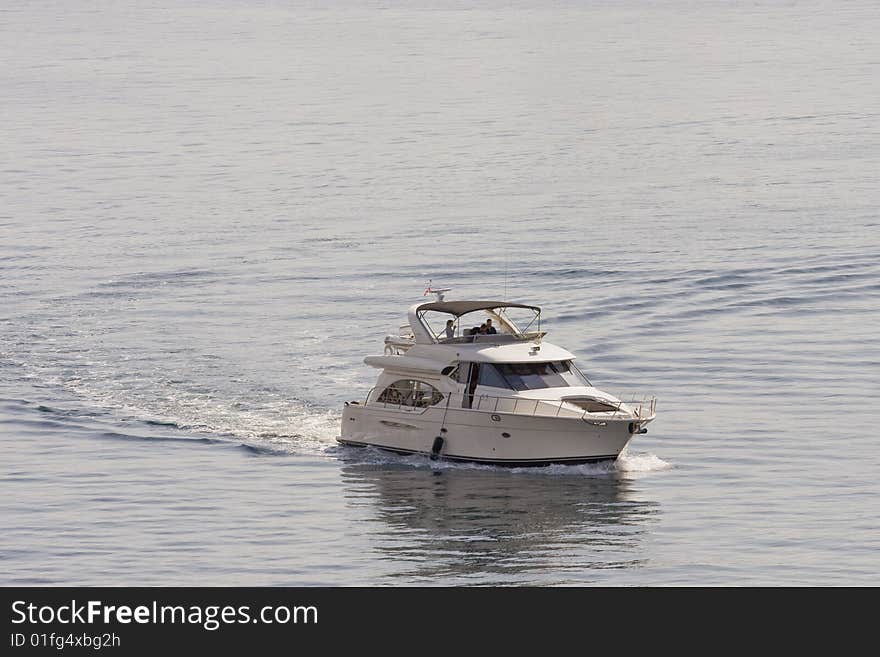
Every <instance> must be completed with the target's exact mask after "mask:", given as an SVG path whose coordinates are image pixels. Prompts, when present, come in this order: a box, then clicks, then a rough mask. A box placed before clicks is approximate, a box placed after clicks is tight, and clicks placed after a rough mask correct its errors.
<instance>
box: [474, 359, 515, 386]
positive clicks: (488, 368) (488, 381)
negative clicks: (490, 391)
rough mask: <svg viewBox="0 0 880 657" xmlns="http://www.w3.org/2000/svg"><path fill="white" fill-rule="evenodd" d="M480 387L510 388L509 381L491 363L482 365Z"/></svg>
mask: <svg viewBox="0 0 880 657" xmlns="http://www.w3.org/2000/svg"><path fill="white" fill-rule="evenodd" d="M480 385H481V386H490V387H492V388H510V386H509V385H508V383H507V381H505V379H504V377H503V376H502V375H501V372H499V371H498V370H497V369H496V368H495V366H494V365H492V364H491V363H482V367H481V368H480Z"/></svg>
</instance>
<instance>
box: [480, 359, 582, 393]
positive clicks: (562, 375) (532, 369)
mask: <svg viewBox="0 0 880 657" xmlns="http://www.w3.org/2000/svg"><path fill="white" fill-rule="evenodd" d="M480 384H481V385H484V386H491V387H493V388H509V389H511V390H539V389H541V388H566V387H570V386H590V385H591V384H590V382H589V381H588V380H587V377H585V376H584V375H583V374H582V373H581V372H580V370H578V369H577V368H576V367H575V366H574V363H572V362H571V361H568V360H562V361H554V362H550V363H494V364H493V363H480Z"/></svg>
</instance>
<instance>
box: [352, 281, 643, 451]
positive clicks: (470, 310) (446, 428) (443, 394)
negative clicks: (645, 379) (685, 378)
mask: <svg viewBox="0 0 880 657" xmlns="http://www.w3.org/2000/svg"><path fill="white" fill-rule="evenodd" d="M429 291H432V292H434V293H435V294H437V296H438V300H437V301H433V302H430V303H421V304H417V305H414V306H412V307H411V308H410V309H409V314H408V316H409V323H408V324H407V325H405V326H402V327H401V328H400V331H399V333H398V334H397V335H389V336H388V337H386V338H385V353H384V354H383V355H381V356H368V357H367V358H365V359H364V362H365V363H366V364H367V365H371V366H373V367H376V368H378V369H379V370H381V372H380V374H379V379H378V381H377V382H376V386H375V387H374V388H372V389H371V390H370V392H369V393H368V394H367V395H366V398H365V399H364V400H363V401H351V402H346V404H345V407H344V409H343V412H342V431H341V435H340V437H339V438H338V440H339V442H340V443H343V444H345V445H356V446H368V445H372V446H375V447H379V448H383V449H386V450H391V451H393V452H397V453H401V454H425V455H428V456H430V457H431V458H433V459H436V458H442V459H450V460H455V461H475V462H479V463H489V464H495V465H508V466H531V465H549V464H551V463H587V462H594V461H605V460H614V459H616V458H617V456H618V455H619V454H620V452H621V451H622V450H623V449H624V447H626V445H627V443H629V441H630V439H631V438H632V437H633V435H634V434H639V433H646V432H647V429H645V428H644V427H645V425H646V424H647V423H648V422H650V421H651V420H653V419H654V417H655V409H656V398H654V397H651V398H645V399H641V400H638V401H635V400H627V401H624V400H621V399H618V398H616V397H614V396H612V395H609V394H608V393H605V392H602V391H601V390H598V389H596V388H595V387H593V384H591V383H590V382H589V381H588V380H587V378H586V377H585V376H584V375H583V374H582V373H581V372H580V370H579V369H578V368H577V367H576V366H575V364H574V360H575V356H574V355H573V354H572V353H570V352H568V351H566V350H565V349H562V348H561V347H558V346H556V345H553V344H550V343H549V342H545V341H544V335H545V333H544V332H542V331H541V324H540V322H541V309H540V308H538V307H537V306H530V305H525V304H520V303H508V302H505V301H444V300H443V292H446V291H447V290H430V288H429ZM523 314H524V315H525V317H526V318H525V320H519V318H518V317H517V315H523ZM438 318H439V321H438ZM474 318H476V321H474ZM515 318H516V319H517V320H519V321H515ZM481 324H482V326H481ZM518 324H519V325H518ZM520 326H522V328H520Z"/></svg>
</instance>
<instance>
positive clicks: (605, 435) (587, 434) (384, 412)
mask: <svg viewBox="0 0 880 657" xmlns="http://www.w3.org/2000/svg"><path fill="white" fill-rule="evenodd" d="M634 430H638V427H637V426H635V425H634V424H633V422H632V420H630V419H627V418H618V419H614V420H612V419H607V420H585V419H581V418H565V417H542V416H534V415H518V414H513V413H490V412H483V411H474V410H471V409H454V408H448V409H447V408H446V407H439V408H428V409H408V408H405V407H404V408H399V409H398V408H388V407H385V406H378V405H377V406H375V407H373V406H369V405H367V406H363V405H360V404H349V405H346V406H345V407H344V409H343V413H342V431H341V435H340V437H339V438H338V441H339V442H340V443H342V444H345V445H354V446H361V447H366V446H373V447H379V448H382V449H385V450H389V451H392V452H395V453H399V454H424V455H430V456H434V457H437V458H442V459H445V460H451V461H468V462H476V463H485V464H492V465H502V466H511V467H523V466H544V465H550V464H555V463H566V464H577V463H595V462H599V461H613V460H615V459H616V458H617V457H618V455H619V454H620V452H621V451H623V449H624V448H625V447H626V445H627V443H629V441H630V439H631V438H632V435H633V431H634ZM438 437H440V438H442V441H438V440H437V438H438Z"/></svg>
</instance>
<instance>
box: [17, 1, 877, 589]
mask: <svg viewBox="0 0 880 657" xmlns="http://www.w3.org/2000/svg"><path fill="white" fill-rule="evenodd" d="M474 5H478V6H477V8H474ZM878 33H880V14H878V12H877V6H876V3H875V2H873V1H870V2H869V1H857V0H854V1H852V2H846V3H834V2H830V1H829V0H807V1H804V2H784V3H783V2H762V1H758V2H711V1H706V2H685V1H684V0H670V1H669V2H662V3H654V2H648V1H647V0H629V1H624V2H599V1H591V0H584V1H583V2H574V1H571V2H558V3H556V2H541V3H507V2H505V3H499V2H487V3H453V2H440V3H430V6H428V5H427V4H426V5H425V6H419V5H418V4H417V3H398V2H393V1H392V2H388V3H372V4H371V3H340V2H332V3H317V4H316V5H315V6H310V5H308V4H305V3H296V2H292V1H291V2H286V1H280V2H274V3H262V2H234V1H233V0H216V1H213V0H192V1H190V2H173V3H172V2H163V1H162V0H156V1H155V2H152V3H141V2H134V1H133V0H131V1H130V2H113V3H110V2H107V3H103V2H98V3H95V2H80V1H71V2H66V3H54V2H52V3H50V2H45V3H40V2H28V3H22V4H20V5H16V4H10V5H9V6H8V7H6V8H5V9H3V10H0V58H2V61H3V62H4V66H3V67H2V68H0V96H2V101H0V116H2V119H3V120H2V121H0V142H2V144H3V148H2V149H0V439H2V441H3V442H2V451H3V456H2V462H3V468H2V472H0V476H2V489H0V492H2V495H0V514H2V519H3V532H2V533H0V552H2V559H3V568H2V575H0V583H3V584H105V585H127V584H130V585H136V584H147V585H156V584H168V585H170V584H181V585H186V584H215V585H232V584H245V585H246V584H254V585H264V584H279V585H280V584H288V585H311V584H331V585H347V584H368V585H401V584H403V585H407V584H444V585H450V584H453V585H459V584H539V585H557V584H590V583H598V584H611V585H658V584H661V585H669V584H672V585H680V584H723V585H739V584H772V585H776V584H795V585H800V584H875V585H876V584H880V557H878V554H880V520H878V517H880V504H878V499H880V497H878V494H880V490H878V489H880V486H878V483H877V482H878V478H877V473H878V471H880V449H878V439H877V426H878V420H880V410H878V401H877V400H878V396H880V376H878V375H880V347H878V342H880V341H878V329H877V327H878V326H880V217H878V206H880V184H878V179H877V173H878V171H880V129H878V125H880V82H878V81H880V46H878V42H877V39H876V35H877V34H878ZM428 279H433V281H434V282H435V284H437V283H439V284H446V285H449V286H451V287H452V288H453V293H452V294H453V296H455V297H457V298H468V297H471V298H473V297H478V298H479V297H482V298H485V297H504V296H505V295H506V297H507V298H508V299H515V300H520V301H523V302H527V303H535V304H538V305H541V306H543V307H544V309H545V314H544V320H545V326H546V328H547V329H548V330H549V332H550V333H549V336H548V339H549V340H551V341H552V342H555V343H558V344H561V345H563V346H566V347H568V348H570V349H571V350H573V351H574V352H575V353H577V354H578V355H579V356H580V360H579V362H580V365H581V368H582V369H584V370H585V371H586V372H587V373H588V374H589V375H590V377H591V379H592V380H593V381H594V382H595V383H596V384H597V385H598V386H599V387H601V388H603V389H606V390H609V391H611V392H617V393H621V394H625V393H634V392H647V393H653V394H656V395H657V396H658V398H659V406H658V411H659V415H658V419H657V420H656V421H655V422H654V423H653V424H652V425H651V426H650V432H649V433H648V434H647V435H644V436H638V437H637V438H636V440H634V441H633V443H632V444H631V446H630V449H629V452H628V454H627V455H626V456H625V457H624V458H623V459H622V460H621V461H619V462H618V463H617V464H616V465H613V466H568V467H565V466H554V467H551V468H539V469H527V470H517V469H514V470H508V469H496V468H491V467H477V466H466V465H448V464H443V463H430V462H428V461H426V460H423V459H418V458H402V457H395V456H389V455H385V454H383V453H380V452H374V451H371V450H367V451H363V450H360V451H358V450H352V449H349V448H344V447H340V446H337V444H336V442H335V438H336V436H337V435H338V425H339V419H340V413H341V406H342V403H343V402H344V401H345V400H348V399H354V398H358V397H361V396H362V395H363V394H364V393H365V392H366V390H367V389H369V387H370V386H372V385H373V382H374V376H375V371H373V370H371V369H370V368H368V367H367V366H365V365H364V364H363V363H362V358H363V357H364V356H366V355H369V354H374V353H379V352H380V351H381V346H382V345H381V340H382V337H383V336H384V335H385V334H386V333H388V332H390V331H393V330H395V329H396V327H397V326H398V325H399V324H400V323H402V321H403V319H404V311H405V309H406V307H407V306H408V305H409V304H411V303H414V302H417V301H419V300H420V299H421V294H422V291H423V289H424V286H425V282H426V281H427V280H428Z"/></svg>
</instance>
